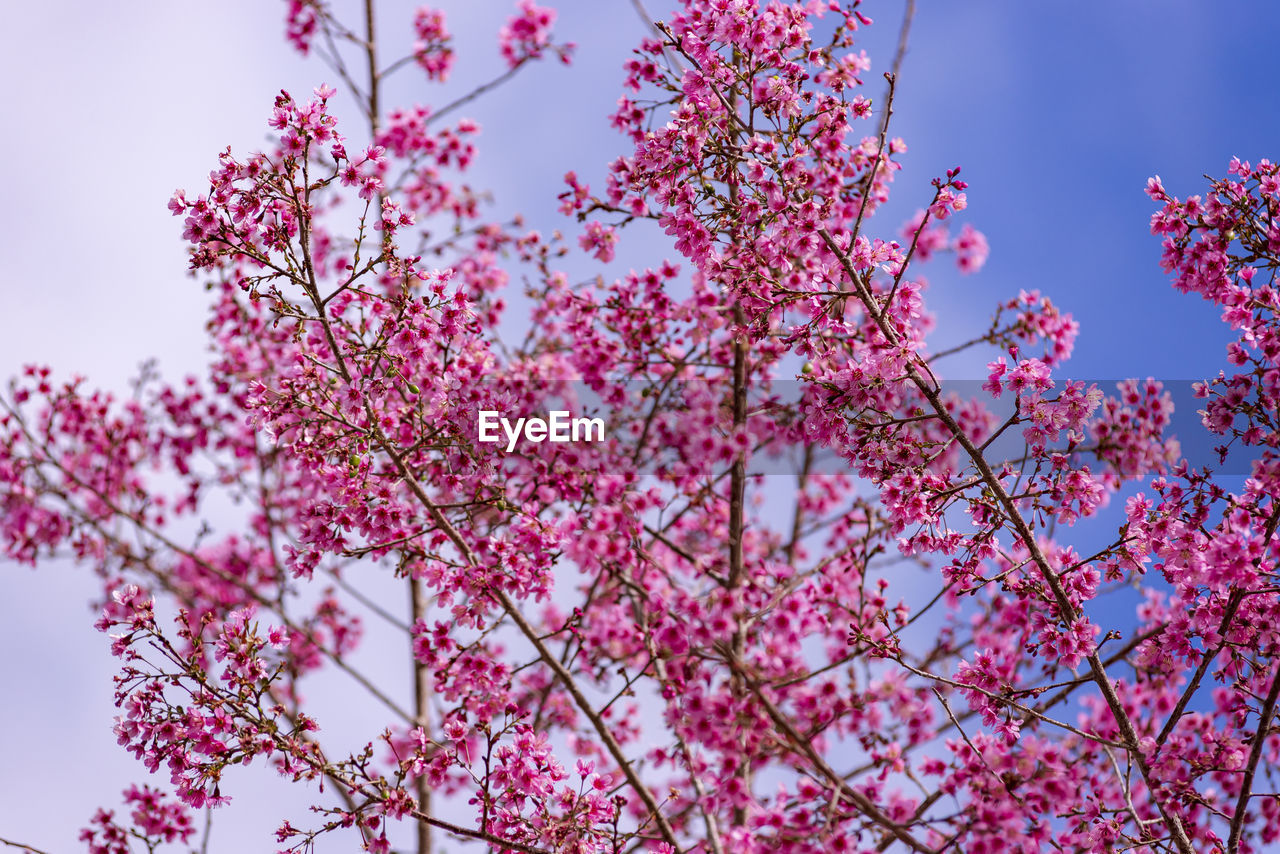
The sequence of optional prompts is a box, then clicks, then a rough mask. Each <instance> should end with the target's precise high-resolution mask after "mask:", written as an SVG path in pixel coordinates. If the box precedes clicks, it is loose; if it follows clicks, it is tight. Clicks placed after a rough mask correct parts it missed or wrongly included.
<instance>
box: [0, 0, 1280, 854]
mask: <svg viewBox="0 0 1280 854" xmlns="http://www.w3.org/2000/svg"><path fill="white" fill-rule="evenodd" d="M647 2H648V5H649V7H650V9H651V11H653V12H655V13H658V14H661V7H660V4H659V3H658V2H657V0H647ZM339 5H341V4H339ZM441 5H442V6H443V8H445V9H446V10H447V11H448V12H449V13H450V26H451V29H453V31H454V32H455V33H456V34H457V35H458V36H459V41H460V47H461V58H460V65H459V68H458V71H457V74H456V75H455V84H453V85H452V87H451V89H449V90H444V91H442V90H440V89H426V88H425V87H422V86H419V85H417V84H416V83H415V82H414V81H413V80H412V79H411V77H410V76H409V75H411V73H412V72H409V73H408V74H407V75H406V77H405V78H404V83H402V84H396V86H395V88H394V89H393V91H392V92H391V97H390V98H389V99H388V100H389V101H390V102H392V103H407V102H409V101H412V100H415V99H416V100H421V101H426V102H432V101H434V102H437V103H439V102H441V101H443V100H446V99H447V98H448V97H449V93H450V92H452V93H454V94H456V93H457V92H459V91H462V90H461V87H462V86H465V85H466V84H467V83H468V82H469V81H472V82H474V81H479V80H483V79H487V77H489V76H491V75H492V74H493V73H495V72H497V71H498V70H500V66H499V59H498V56H497V51H496V42H495V39H494V36H495V34H496V31H497V29H498V27H499V26H500V25H501V21H502V20H503V19H504V18H505V17H506V15H507V14H509V11H510V10H511V8H512V7H513V5H514V4H509V3H507V2H494V1H493V0H483V2H479V0H477V2H470V3H466V2H452V3H444V4H441ZM552 5H556V6H558V8H560V9H561V25H562V26H561V32H562V34H563V35H564V36H565V37H566V38H569V39H571V40H573V41H576V42H578V44H579V50H578V54H577V60H576V62H575V65H574V67H572V68H570V69H565V68H562V67H560V66H558V65H548V66H546V67H540V68H534V69H531V70H530V73H529V74H527V75H524V76H522V78H521V79H520V80H519V81H517V83H516V84H514V85H513V86H512V87H510V88H509V89H507V90H505V91H501V92H499V93H497V94H496V95H495V96H494V97H493V98H491V99H489V100H488V101H486V102H484V103H483V104H481V105H479V106H478V108H477V109H476V110H475V111H474V114H475V115H476V116H477V117H478V118H479V119H480V121H481V124H482V125H483V127H484V134H483V136H482V137H481V155H480V158H479V160H478V162H477V164H476V171H475V173H474V175H473V176H472V180H473V182H474V183H476V184H477V185H480V186H486V187H489V188H491V189H493V191H494V192H495V195H496V196H497V197H498V199H499V202H498V208H499V209H500V210H503V211H511V210H517V209H518V210H524V211H526V212H527V213H528V214H529V215H530V219H531V222H533V223H535V224H537V225H539V226H540V227H543V228H544V229H550V228H554V227H563V226H568V225H569V224H568V223H566V222H565V221H563V220H562V219H560V218H559V217H558V216H557V215H556V214H555V212H554V211H555V207H556V200H555V195H556V193H557V192H559V191H560V189H561V186H562V185H561V176H562V175H563V174H564V172H565V171H566V170H568V169H570V168H574V169H577V170H578V172H579V174H580V175H581V176H582V177H583V178H585V179H588V180H593V181H594V182H595V183H597V184H599V183H600V180H599V179H600V177H601V176H602V175H603V172H604V166H605V164H607V163H608V161H609V160H611V159H612V158H613V157H614V156H616V155H617V154H619V153H625V148H624V140H622V138H621V137H618V136H616V135H615V134H614V133H613V132H612V131H610V130H609V128H608V126H607V121H606V118H605V117H606V115H607V114H608V112H609V111H610V110H611V108H612V106H613V103H614V101H615V100H616V98H617V96H618V94H619V91H620V90H619V83H620V81H621V78H622V75H621V72H620V70H619V67H620V64H621V62H622V61H623V60H624V59H625V58H626V51H627V50H628V49H629V46H630V45H631V44H633V43H634V42H635V41H636V40H637V39H638V38H639V36H640V35H641V29H640V25H639V22H638V20H637V18H636V16H635V14H634V12H633V10H632V7H631V4H630V2H629V0H572V2H564V3H552ZM918 5H919V7H920V8H919V10H918V12H917V17H916V21H915V25H914V27H913V30H912V41H911V49H910V52H909V54H908V56H907V59H906V64H905V67H904V69H903V74H902V79H901V82H900V85H899V91H898V102H897V106H896V117H895V122H894V125H893V133H894V134H896V135H900V136H902V137H904V138H905V139H906V140H907V142H908V144H909V145H910V152H909V154H908V155H907V156H906V157H905V158H904V161H903V162H904V163H905V165H906V168H905V169H904V171H903V172H902V173H900V175H899V177H898V180H897V185H896V190H895V192H896V193H897V196H896V199H895V202H894V206H893V207H892V208H891V209H890V210H889V211H887V212H886V213H885V214H884V215H882V216H881V217H878V218H877V220H876V223H877V225H876V228H878V229H879V231H878V232H877V233H880V234H896V232H897V229H898V226H899V225H900V223H901V221H902V219H903V218H905V217H906V216H907V215H908V214H910V213H911V212H912V211H913V210H915V209H916V208H917V207H920V206H922V205H923V203H924V202H925V201H927V199H928V196H929V179H930V178H932V177H933V176H934V175H936V174H941V173H942V172H943V171H944V170H945V169H946V168H948V167H951V166H954V165H961V166H962V167H963V169H964V172H963V174H964V176H965V177H966V178H967V180H968V181H969V182H970V184H971V186H970V189H969V199H970V208H969V211H968V212H967V214H966V217H965V219H964V220H963V221H968V222H972V223H973V224H975V225H976V226H977V227H978V228H980V229H981V230H983V231H984V232H985V233H986V235H987V237H988V238H989V240H990V243H991V258H990V260H989V261H988V264H987V266H986V268H985V269H984V270H983V271H982V272H981V273H980V274H978V275H976V276H969V277H961V276H959V275H958V274H954V273H952V272H950V271H949V269H948V268H947V267H946V266H945V265H943V264H935V265H934V266H935V269H934V270H932V271H931V272H930V279H931V281H932V282H933V287H932V289H931V291H930V294H929V296H930V301H931V306H932V308H933V309H934V310H935V311H936V312H937V313H938V316H939V327H940V338H939V342H940V344H939V346H942V344H943V343H945V342H946V341H952V340H956V339H957V337H958V336H959V335H960V334H961V333H962V332H963V331H965V330H968V329H970V328H973V327H974V326H975V325H980V324H983V323H985V321H986V319H987V317H988V316H989V312H990V309H991V307H993V306H994V305H995V303H996V302H998V301H999V300H1000V299H1004V298H1007V297H1009V296H1012V295H1013V294H1015V293H1016V292H1017V291H1018V290H1019V289H1020V288H1027V289H1031V288H1039V289H1040V290H1042V291H1043V292H1045V293H1046V294H1048V295H1050V296H1051V297H1052V298H1053V299H1054V300H1055V302H1057V303H1058V304H1059V305H1060V306H1061V307H1062V308H1064V309H1065V310H1068V311H1070V312H1072V313H1073V314H1074V315H1075V317H1076V318H1077V319H1078V320H1079V321H1080V323H1081V326H1082V331H1081V336H1080V339H1079V341H1078V343H1077V347H1076V355H1075V357H1074V358H1073V360H1072V361H1071V362H1070V363H1069V364H1068V366H1067V369H1066V372H1067V373H1069V374H1072V375H1075V376H1078V377H1082V378H1096V379H1102V378H1120V377H1124V376H1145V375H1155V376H1157V377H1162V378H1167V379H1194V378H1199V377H1201V376H1205V375H1210V374H1213V373H1216V371H1217V370H1218V368H1219V367H1221V366H1222V352H1223V351H1222V345H1223V343H1224V341H1225V340H1226V339H1225V335H1224V333H1223V329H1222V325H1221V324H1220V323H1219V322H1218V320H1217V316H1216V312H1215V311H1214V310H1213V309H1212V308H1210V307H1208V306H1206V305H1203V304H1201V303H1200V302H1199V301H1198V299H1197V298H1190V297H1186V296H1182V295H1180V294H1177V293H1176V292H1174V291H1173V289H1172V288H1171V287H1170V286H1169V283H1168V280H1167V277H1166V276H1165V274H1164V273H1163V272H1162V271H1161V270H1160V269H1159V266H1158V258H1159V245H1158V242H1157V241H1156V240H1155V238H1153V237H1151V236H1150V235H1149V233H1148V219H1149V217H1150V214H1151V212H1152V210H1153V209H1154V208H1153V205H1152V203H1151V202H1150V200H1148V199H1147V198H1146V196H1145V195H1143V193H1142V189H1143V186H1144V184H1145V181H1146V179H1147V177H1148V176H1149V175H1152V174H1156V173H1159V174H1160V175H1161V176H1162V177H1163V178H1164V181H1165V185H1166V186H1167V187H1168V188H1169V189H1170V191H1171V192H1174V193H1177V194H1179V195H1186V194H1190V193H1194V192H1200V191H1201V190H1202V188H1203V186H1204V184H1205V181H1204V179H1203V177H1202V175H1203V174H1204V173H1209V174H1212V175H1215V176H1216V175H1221V174H1222V173H1223V172H1224V170H1225V166H1226V163H1227V160H1228V159H1229V158H1230V157H1231V156H1232V155H1239V156H1241V157H1243V158H1246V159H1251V160H1257V159H1259V158H1261V157H1264V156H1271V157H1272V158H1280V110H1278V109H1277V107H1280V90H1277V88H1276V87H1275V85H1274V82H1273V76H1272V74H1271V73H1270V72H1271V67H1270V66H1271V64H1272V59H1271V57H1273V56H1274V45H1275V44H1277V43H1280V7H1277V6H1276V5H1275V4H1274V3H1271V2H1264V0H1252V2H1233V3H1231V4H1212V5H1211V4H1209V3H1192V2H1188V1H1187V0H1168V2H1160V3H1156V2H1112V3H1106V4H1104V3H1101V2H1094V3H1078V2H1077V3H1065V2H1024V3H1013V2H994V0H971V2H966V3H944V2H925V0H921V2H920V3H919V4H918ZM412 8H413V7H412V5H411V4H408V3H405V4H398V5H397V6H396V7H395V8H392V7H391V6H388V7H387V14H386V15H385V16H384V27H385V29H386V32H387V33H388V35H389V36H390V37H391V38H393V39H396V38H398V39H399V40H400V41H401V43H405V42H407V38H408V36H407V31H405V30H400V31H395V30H393V28H392V23H393V21H394V20H395V16H396V15H399V20H400V21H402V22H404V24H405V25H407V22H408V20H409V17H410V12H411V9H412ZM283 9H284V4H282V3H262V2H253V3H250V2H238V3H236V2H233V3H219V4H214V3H207V2H205V3H183V4H154V3H144V2H142V0H125V1H124V2H119V3H113V4H110V5H102V4H78V6H77V8H76V10H75V14H74V15H68V12H67V10H66V8H65V7H58V6H53V5H49V6H42V5H41V4H18V5H16V6H15V7H14V8H13V9H10V10H7V12H6V17H7V22H6V27H5V28H4V30H3V32H2V33H0V72H3V74H4V79H5V80H6V81H7V85H6V87H5V89H4V94H3V96H0V110H3V120H4V125H5V128H6V131H7V132H6V133H4V134H0V225H2V227H0V252H3V257H4V258H5V265H4V268H3V273H0V289H2V290H0V293H2V294H3V298H4V302H3V305H4V308H3V318H4V320H5V323H4V325H3V335H2V336H0V370H2V372H3V373H4V374H10V373H13V372H16V371H17V370H18V368H19V367H20V365H21V364H22V363H24V362H26V361H41V362H48V363H50V364H52V365H54V367H55V368H57V369H58V370H60V371H62V372H67V373H69V372H82V373H85V374H87V375H88V376H90V378H91V379H93V380H94V381H97V382H100V383H101V384H103V385H107V386H110V387H114V388H123V386H124V383H125V381H126V379H127V378H128V377H129V376H130V375H131V374H132V373H133V371H134V370H135V368H136V366H137V364H138V363H139V362H140V361H141V360H142V359H144V358H147V357H151V356H154V357H158V358H159V359H160V363H161V367H162V369H163V370H164V371H165V372H166V373H168V374H170V375H171V376H175V377H176V376H177V375H180V374H182V373H186V372H199V371H200V367H201V365H202V364H203V361H204V353H203V340H202V337H201V330H202V325H203V311H202V309H203V305H204V295H203V292H202V291H201V289H200V288H199V287H198V286H197V285H196V284H195V283H194V282H192V281H190V280H189V279H187V278H186V275H185V266H186V265H185V255H184V250H183V247H182V244H181V241H180V237H179V234H180V227H179V224H178V221H177V220H174V219H172V218H171V217H170V215H169V212H168V211H167V210H166V209H165V202H166V200H167V198H168V196H169V194H170V193H171V192H172V191H173V190H174V189H175V188H176V187H185V188H188V189H190V190H194V191H199V189H200V188H201V187H202V186H203V185H204V183H205V175H206V174H207V172H208V170H209V169H210V168H211V167H212V166H213V164H214V162H215V158H216V155H217V153H218V151H220V150H221V149H222V148H224V147H225V146H227V145H231V146H233V147H234V148H235V149H236V150H237V151H241V152H243V151H245V150H248V149H251V148H254V147H257V146H260V145H261V144H262V142H263V140H264V138H265V135H266V132H267V128H266V125H265V119H266V116H267V114H268V112H269V109H270V105H271V100H272V97H273V95H274V93H275V92H276V91H278V90H279V89H280V88H282V87H285V88H289V89H291V90H292V91H294V92H295V93H305V92H308V91H309V90H310V89H311V88H312V87H313V86H314V85H316V84H318V83H320V82H323V81H328V82H336V81H334V79H333V78H334V75H332V74H331V73H329V72H328V71H327V70H325V69H323V68H322V67H321V66H320V65H319V64H318V63H317V62H315V61H314V60H312V61H304V60H301V59H300V58H297V57H296V56H294V55H293V54H292V53H291V52H290V51H289V50H288V49H287V48H286V47H285V46H284V44H283V40H282V38H281V34H282V32H283V25H282V18H283ZM865 9H866V11H868V13H869V14H871V15H872V16H873V17H875V18H877V19H878V20H877V25H876V26H875V27H872V28H871V29H870V30H868V31H867V41H866V45H865V46H866V47H867V49H868V52H869V53H871V55H872V58H873V60H874V61H875V62H876V65H875V66H874V68H873V74H872V75H871V77H869V79H871V78H874V77H875V76H876V75H877V74H878V71H879V70H880V69H882V68H884V67H885V66H887V63H888V61H889V58H890V55H891V45H892V44H893V43H894V41H896V38H897V27H898V22H899V19H900V15H901V3H900V2H897V0H895V1H894V2H887V0H886V2H876V0H868V2H867V3H866V4H865ZM879 91H880V86H879V85H875V86H874V87H873V92H874V93H875V94H877V95H878V94H879ZM346 131H347V132H348V133H350V134H351V135H352V137H353V138H355V137H357V136H358V134H357V133H356V132H355V131H354V128H352V127H350V126H349V127H347V128H346ZM656 251H658V250H657V248H656V247H654V246H653V245H651V244H649V243H647V242H646V243H640V244H638V245H630V246H628V245H624V247H623V251H622V252H620V256H619V257H620V260H619V262H617V263H616V264H615V265H614V266H613V268H610V270H609V271H607V272H611V273H621V272H625V269H626V268H625V266H624V265H625V264H632V263H634V264H640V263H647V264H653V263H656V262H657V261H658V260H659V257H658V256H657V255H656V254H655V252H656ZM986 358H987V356H986V355H985V354H984V355H983V356H982V358H975V359H973V360H971V361H969V362H967V363H966V362H963V361H960V360H957V361H956V362H955V363H954V367H952V368H951V374H950V375H951V376H953V377H959V376H968V377H972V376H974V375H976V372H977V370H978V369H979V368H980V366H981V364H982V363H983V362H984V361H985V360H986ZM0 572H4V573H6V574H7V575H6V585H7V586H6V591H7V593H8V595H7V596H6V597H5V601H4V604H3V605H0V612H2V613H3V615H4V618H5V619H4V620H3V621H0V644H2V648H3V649H4V650H5V652H4V654H3V657H0V684H3V685H4V686H5V688H4V692H5V695H6V700H5V701H4V702H3V703H0V788H3V789H4V790H5V791H6V793H7V794H6V797H5V798H3V799H0V836H3V837H6V838H10V839H18V840H22V841H25V842H28V843H30V844H33V845H37V846H38V847H42V848H45V849H46V850H50V851H68V850H73V849H75V848H76V847H77V846H76V844H75V842H74V839H75V832H76V829H77V828H78V827H80V826H82V825H83V824H84V823H85V822H86V821H87V819H88V818H89V816H90V815H91V814H92V812H93V809H94V808H95V807H96V806H97V805H99V804H108V805H110V804H114V803H115V801H116V799H117V797H118V793H119V790H120V789H121V788H122V787H123V785H124V784H125V782H127V781H128V780H130V779H133V778H136V777H137V775H136V774H135V773H134V771H135V766H133V765H132V764H131V760H128V758H127V757H125V756H124V755H123V754H121V753H120V752H119V750H118V748H116V747H115V745H114V743H113V740H112V739H111V737H110V734H109V727H110V720H111V717H112V716H113V714H114V710H113V709H112V708H111V703H110V681H109V680H110V676H111V674H112V673H113V666H112V663H111V660H110V659H109V657H108V656H107V653H106V649H105V646H106V644H105V642H104V639H103V638H102V637H101V636H100V635H98V634H96V633H95V632H93V630H92V629H91V628H90V627H89V623H90V622H91V617H90V615H89V614H88V613H87V609H86V607H85V604H84V603H85V602H86V601H87V599H88V597H89V596H90V595H91V594H92V592H93V589H94V585H93V582H92V581H91V580H90V579H88V578H87V576H86V575H85V574H84V573H79V572H76V571H74V570H72V569H70V568H68V567H48V568H44V569H41V570H39V571H37V572H34V573H33V572H31V571H29V570H27V569H25V568H15V567H3V568H0ZM246 785H247V788H246V791H245V792H244V793H243V794H244V796H245V798H246V799H248V798H250V797H252V793H253V792H254V791H257V790H255V789H253V788H252V786H253V785H256V784H254V783H252V782H250V783H247V784H246ZM261 792H263V793H266V792H272V793H278V792H279V787H274V788H263V789H261ZM55 795H56V796H55ZM277 797H278V795H277V794H272V795H271V796H270V798H266V799H265V800H267V801H268V802H269V803H270V804H271V805H272V809H270V810H267V811H258V814H257V817H256V818H254V817H253V816H254V812H253V811H252V810H250V811H249V817H245V816H244V815H242V814H240V813H239V812H237V815H239V816H240V817H239V818H237V820H236V823H235V826H234V827H233V826H232V825H231V824H230V823H224V824H223V825H220V826H219V827H218V830H217V831H216V832H215V836H214V843H215V844H214V849H215V850H234V849H233V848H232V847H231V846H232V843H233V842H234V841H236V840H241V841H243V847H244V850H261V849H262V848H263V843H262V842H261V841H260V840H261V839H262V836H261V835H260V834H261V833H263V832H264V831H267V830H269V829H270V828H271V827H273V826H274V824H275V822H276V821H277V820H278V818H279V817H280V816H279V813H278V812H277V811H276V810H275V806H276V805H277V804H279V801H278V800H276V798H277ZM255 834H259V835H255ZM224 846H226V847H225V848H224Z"/></svg>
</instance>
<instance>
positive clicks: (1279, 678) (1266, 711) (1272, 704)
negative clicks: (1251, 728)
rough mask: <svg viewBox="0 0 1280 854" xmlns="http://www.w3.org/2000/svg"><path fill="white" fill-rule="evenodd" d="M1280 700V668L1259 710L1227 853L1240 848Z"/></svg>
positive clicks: (1232, 853) (1230, 853) (1237, 800)
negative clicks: (1272, 721)
mask: <svg viewBox="0 0 1280 854" xmlns="http://www.w3.org/2000/svg"><path fill="white" fill-rule="evenodd" d="M1278 700H1280V669H1277V670H1276V673H1275V675H1274V676H1272V677H1271V690H1270V691H1268V692H1267V699H1266V700H1265V701H1263V703H1262V708H1261V709H1260V710H1259V712H1258V731H1257V733H1255V734H1254V737H1253V745H1252V746H1251V747H1250V748H1249V759H1248V761H1247V762H1245V766H1244V771H1243V779H1242V780H1241V781H1240V795H1239V797H1237V798H1236V811H1235V813H1234V814H1233V815H1232V816H1231V833H1230V835H1229V836H1228V837H1227V854H1237V852H1238V851H1239V850H1240V836H1241V833H1242V832H1243V831H1244V820H1245V817H1246V815H1247V814H1248V806H1249V799H1250V798H1251V797H1252V796H1253V775H1254V774H1255V773H1256V772H1257V770H1258V761H1259V760H1260V759H1261V758H1262V750H1263V748H1264V747H1265V746H1266V743H1267V738H1268V737H1269V736H1270V734H1271V719H1272V718H1274V717H1275V713H1276V702H1277V701H1278Z"/></svg>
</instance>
